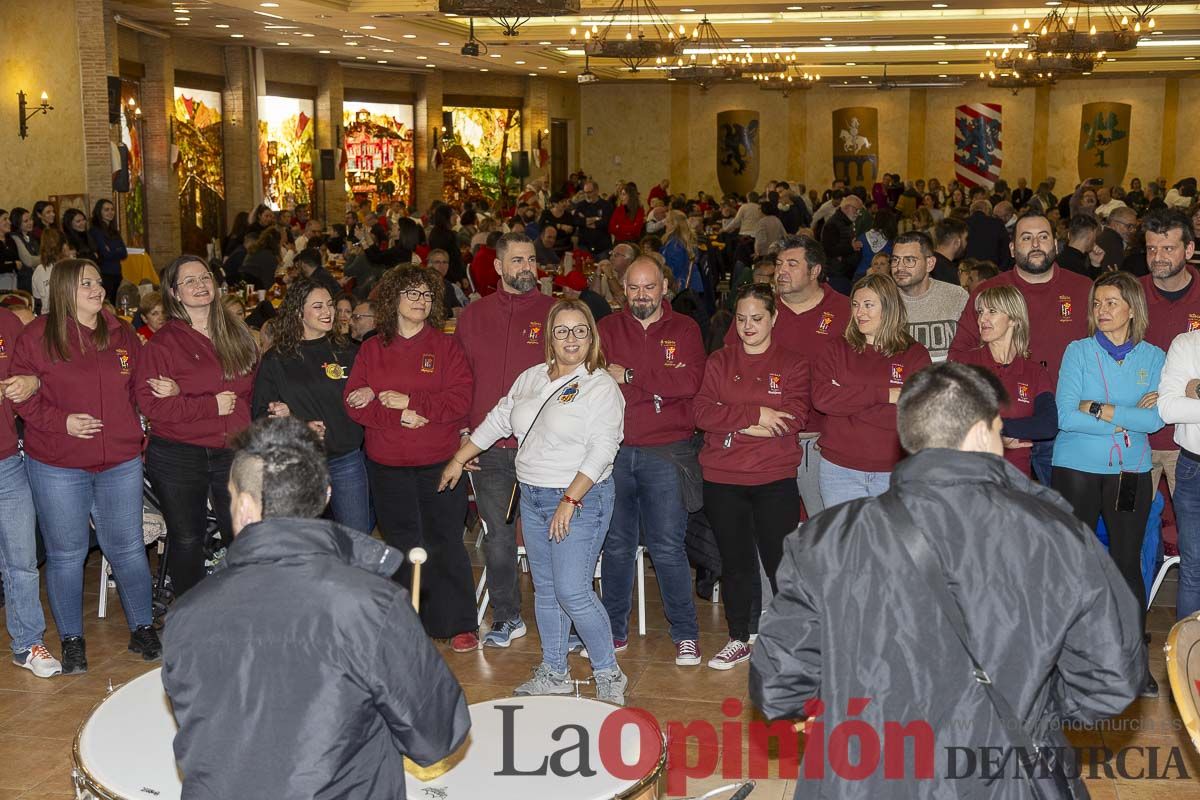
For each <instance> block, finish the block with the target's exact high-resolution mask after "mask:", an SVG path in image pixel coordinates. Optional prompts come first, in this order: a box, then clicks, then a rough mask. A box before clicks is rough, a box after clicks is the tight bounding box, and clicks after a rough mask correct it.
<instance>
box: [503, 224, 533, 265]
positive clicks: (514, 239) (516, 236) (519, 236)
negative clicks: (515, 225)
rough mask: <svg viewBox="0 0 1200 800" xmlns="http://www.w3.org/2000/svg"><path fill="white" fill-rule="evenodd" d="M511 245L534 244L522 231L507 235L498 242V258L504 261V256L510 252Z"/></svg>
mask: <svg viewBox="0 0 1200 800" xmlns="http://www.w3.org/2000/svg"><path fill="white" fill-rule="evenodd" d="M511 244H533V240H532V239H530V238H529V237H528V236H526V235H525V234H523V233H521V232H520V231H513V232H512V233H506V234H504V235H503V236H501V237H500V238H499V239H497V240H496V245H495V247H496V258H498V259H500V260H501V261H503V260H504V254H505V253H507V252H508V246H509V245H511Z"/></svg>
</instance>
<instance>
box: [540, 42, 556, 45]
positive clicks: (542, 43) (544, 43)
mask: <svg viewBox="0 0 1200 800" xmlns="http://www.w3.org/2000/svg"><path fill="white" fill-rule="evenodd" d="M538 44H541V45H552V44H554V42H538Z"/></svg>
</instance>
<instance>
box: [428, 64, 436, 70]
mask: <svg viewBox="0 0 1200 800" xmlns="http://www.w3.org/2000/svg"><path fill="white" fill-rule="evenodd" d="M425 66H426V67H428V68H429V69H433V68H434V67H436V66H437V64H426V65H425Z"/></svg>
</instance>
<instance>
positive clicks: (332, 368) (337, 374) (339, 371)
mask: <svg viewBox="0 0 1200 800" xmlns="http://www.w3.org/2000/svg"><path fill="white" fill-rule="evenodd" d="M321 369H323V370H325V377H326V378H329V380H331V381H344V380H346V378H348V377H349V375H347V374H346V368H345V367H343V366H342V365H341V364H339V363H337V362H336V361H334V362H333V363H325V364H322V365H321Z"/></svg>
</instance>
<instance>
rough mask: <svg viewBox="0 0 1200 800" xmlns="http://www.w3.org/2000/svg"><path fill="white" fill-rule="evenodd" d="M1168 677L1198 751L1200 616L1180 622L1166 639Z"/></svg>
mask: <svg viewBox="0 0 1200 800" xmlns="http://www.w3.org/2000/svg"><path fill="white" fill-rule="evenodd" d="M1165 649H1166V654H1167V678H1168V680H1170V682H1171V693H1172V694H1173V695H1174V696H1175V706H1176V707H1177V708H1178V709H1179V716H1180V718H1181V719H1182V720H1183V725H1184V727H1185V728H1187V732H1188V737H1189V738H1190V739H1191V740H1192V746H1193V747H1195V748H1196V749H1197V750H1200V689H1198V688H1197V682H1200V614H1193V615H1192V616H1190V617H1187V618H1186V619H1181V620H1179V622H1177V623H1175V627H1173V628H1171V633H1170V635H1168V636H1167V645H1166V648H1165Z"/></svg>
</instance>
